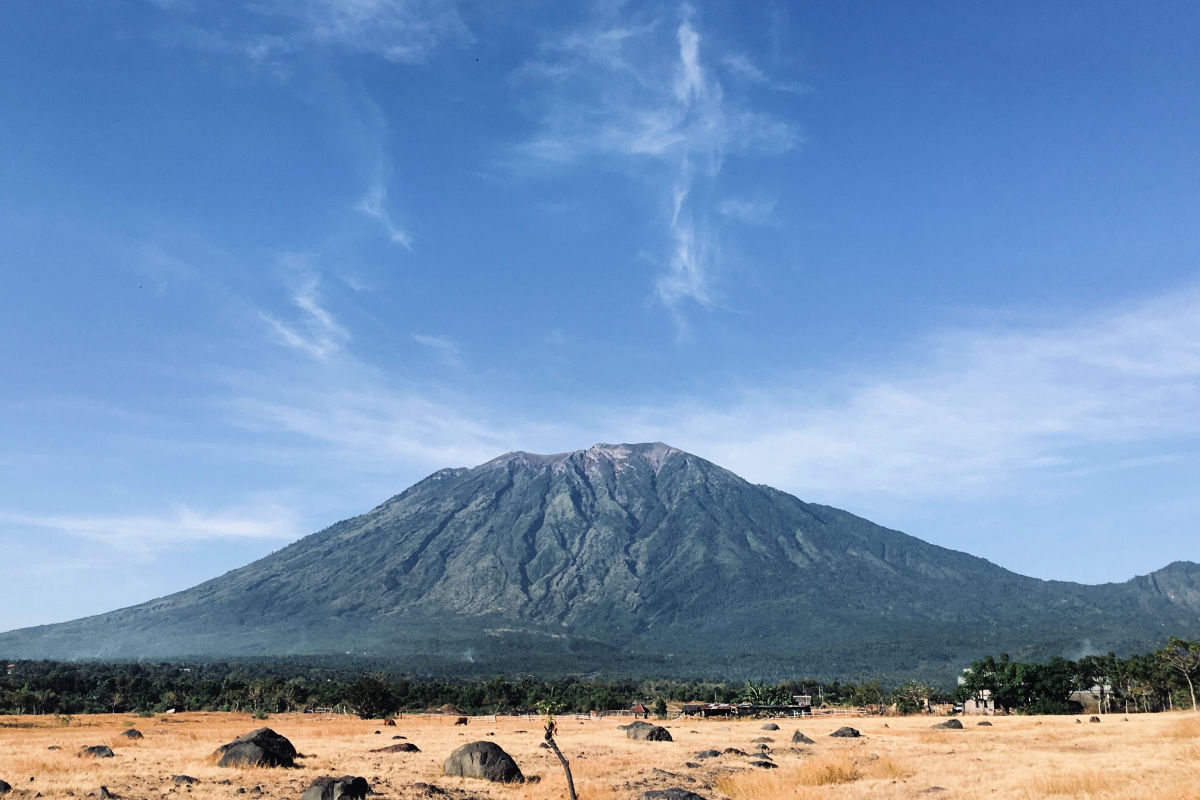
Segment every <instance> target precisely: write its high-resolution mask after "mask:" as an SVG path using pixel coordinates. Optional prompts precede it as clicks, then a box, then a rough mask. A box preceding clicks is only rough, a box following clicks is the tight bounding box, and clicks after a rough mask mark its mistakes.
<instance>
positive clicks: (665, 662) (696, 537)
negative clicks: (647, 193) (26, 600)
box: [0, 443, 1200, 680]
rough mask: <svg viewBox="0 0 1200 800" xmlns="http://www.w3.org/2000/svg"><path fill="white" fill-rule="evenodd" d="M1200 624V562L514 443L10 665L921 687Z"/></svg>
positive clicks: (631, 453) (55, 631)
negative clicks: (373, 670)
mask: <svg viewBox="0 0 1200 800" xmlns="http://www.w3.org/2000/svg"><path fill="white" fill-rule="evenodd" d="M1197 634H1200V565H1197V564H1192V563H1187V562H1177V563H1175V564H1172V565H1170V566H1168V567H1166V568H1165V569H1162V570H1160V571H1158V572H1155V573H1152V574H1150V575H1145V576H1141V577H1138V578H1134V579H1133V580H1130V581H1127V582H1125V583H1119V584H1105V585H1100V586H1087V585H1082V584H1075V583H1066V582H1061V581H1042V580H1038V579H1035V578H1029V577H1025V576H1022V575H1018V574H1016V573H1013V572H1010V571H1008V570H1005V569H1002V568H1000V567H998V566H996V565H994V564H992V563H990V562H988V561H985V560H983V559H981V558H976V557H974V556H971V555H967V554H966V553H960V552H956V551H953V550H948V549H945V548H942V547H937V546H935V545H931V544H928V543H926V542H922V541H921V540H919V539H916V538H913V537H912V536H907V535H905V534H903V533H899V532H897V531H893V530H888V529H886V528H883V527H880V526H878V525H875V524H873V523H871V522H868V521H867V520H865V519H862V518H860V517H856V516H854V515H853V514H849V513H847V512H845V511H840V510H838V509H835V508H830V507H828V506H821V505H813V504H809V503H805V502H802V501H800V500H798V499H797V498H795V497H793V496H791V495H789V494H786V493H784V492H780V491H777V490H775V489H772V488H770V487H768V486H756V485H753V484H750V483H748V482H746V481H745V480H743V479H741V478H739V477H738V476H737V475H734V474H733V473H732V472H729V471H728V470H725V469H722V468H721V467H719V466H717V465H715V464H712V463H710V462H708V461H705V460H704V459H702V458H698V457H696V456H694V455H691V454H689V453H685V452H683V451H681V450H677V449H675V448H672V447H668V446H667V445H664V444H661V443H655V444H637V445H606V444H599V445H595V446H594V447H591V448H589V449H587V450H580V451H575V452H571V453H560V454H557V455H535V454H532V453H524V452H516V453H508V454H506V455H503V456H500V457H499V458H496V459H494V460H492V461H489V462H487V463H486V464H483V465H481V466H478V467H475V468H474V469H444V470H441V471H439V472H435V473H434V474H432V475H430V476H429V477H428V478H426V479H425V480H423V481H421V482H420V483H417V484H416V485H414V486H412V487H411V488H409V489H407V490H405V491H404V492H402V493H401V494H399V495H397V496H395V497H393V498H391V499H390V500H388V501H386V502H385V503H383V504H382V505H380V506H378V507H377V508H375V509H373V510H372V511H370V512H368V513H366V514H363V515H361V516H358V517H355V518H353V519H349V520H345V521H343V522H339V523H337V524H336V525H333V526H331V527H329V528H326V529H325V530H323V531H320V532H319V533H315V534H312V535H310V536H306V537H305V538H303V539H300V540H299V541H297V542H295V543H294V544H292V545H290V546H288V547H285V548H284V549H282V550H280V551H278V552H276V553H273V554H271V555H269V556H267V557H266V558H263V559H260V560H258V561H255V562H254V563H252V564H249V565H247V566H245V567H242V568H240V569H237V570H234V571H232V572H229V573H227V574H225V575H222V576H221V577H219V578H215V579H213V580H210V581H208V582H206V583H202V584H200V585H199V586H196V587H194V588H192V589H188V590H186V591H183V592H179V593H177V594H173V595H170V596H168V597H164V598H161V599H158V600H153V601H151V602H148V603H144V604H142V605H138V606H133V607H131V608H126V609H122V610H119V611H113V612H111V613H108V614H101V615H99V616H94V617H89V618H86V619H80V620H75V621H72V622H66V623H62V624H57V625H46V626H41V627H36V628H27V629H23V630H18V631H12V632H9V633H5V634H0V655H4V656H6V657H8V658H78V657H84V658H168V657H182V656H191V657H231V656H241V655H283V654H290V655H325V654H335V653H354V654H364V655H368V656H374V657H378V658H381V659H387V660H389V661H391V662H393V663H395V664H397V665H398V666H400V667H402V668H405V669H408V670H413V671H421V670H424V671H430V672H438V673H442V674H455V673H457V674H470V673H477V674H494V673H496V672H523V673H527V672H538V673H542V674H547V673H555V672H558V673H583V672H592V671H600V672H604V673H608V674H613V673H617V674H622V675H632V674H637V675H651V676H652V675H662V676H668V675H670V676H678V677H726V678H734V679H740V678H743V677H755V678H774V677H786V676H800V675H810V676H840V677H848V676H861V675H880V676H909V677H912V676H919V677H924V678H926V679H940V680H946V679H948V678H949V677H951V676H952V675H954V674H955V673H956V672H957V671H958V670H959V669H960V668H961V667H962V666H964V665H965V664H967V663H968V662H970V661H971V660H973V659H974V658H977V657H979V656H981V655H984V654H987V653H998V652H1001V651H1006V652H1009V653H1011V654H1012V655H1013V656H1014V657H1020V658H1030V659H1036V658H1046V657H1049V656H1051V655H1067V656H1076V655H1079V654H1082V652H1084V651H1089V652H1091V651H1103V652H1107V651H1108V650H1110V649H1111V650H1115V651H1117V652H1133V651H1146V650H1149V649H1152V648H1155V647H1158V646H1160V645H1161V644H1162V643H1163V642H1164V641H1166V639H1167V637H1168V636H1170V635H1181V636H1195V635H1197Z"/></svg>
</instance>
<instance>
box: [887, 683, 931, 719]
mask: <svg viewBox="0 0 1200 800" xmlns="http://www.w3.org/2000/svg"><path fill="white" fill-rule="evenodd" d="M932 694H933V689H930V688H929V687H928V686H925V685H923V684H921V683H918V682H917V681H908V682H907V683H905V684H904V685H903V686H897V687H896V689H895V690H894V691H893V692H892V702H894V703H895V704H896V710H897V711H899V712H900V713H901V714H915V713H916V712H918V711H923V710H924V709H925V704H926V703H927V702H928V701H929V697H930V695H932Z"/></svg>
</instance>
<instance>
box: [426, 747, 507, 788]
mask: <svg viewBox="0 0 1200 800" xmlns="http://www.w3.org/2000/svg"><path fill="white" fill-rule="evenodd" d="M442 772H444V773H445V774H447V775H454V776H457V777H461V778H483V779H484V780H488V781H496V782H497V783H514V782H521V781H524V780H525V776H524V775H522V774H521V769H520V768H519V767H518V766H517V762H515V761H513V760H512V756H510V755H509V754H508V753H506V752H504V750H503V749H502V748H501V747H500V745H498V744H496V743H495V742H488V741H481V742H469V743H468V744H464V745H463V746H462V747H460V748H458V749H457V750H455V751H454V752H453V753H451V754H450V757H449V758H447V759H446V763H445V764H443V765H442Z"/></svg>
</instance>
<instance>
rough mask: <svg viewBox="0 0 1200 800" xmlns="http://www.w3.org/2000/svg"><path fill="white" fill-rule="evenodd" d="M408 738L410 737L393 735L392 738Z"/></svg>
mask: <svg viewBox="0 0 1200 800" xmlns="http://www.w3.org/2000/svg"><path fill="white" fill-rule="evenodd" d="M407 738H408V737H407V736H393V737H392V740H393V741H395V740H396V739H407Z"/></svg>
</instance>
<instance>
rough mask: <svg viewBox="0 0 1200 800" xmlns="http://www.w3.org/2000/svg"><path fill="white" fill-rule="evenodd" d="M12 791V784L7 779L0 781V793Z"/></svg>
mask: <svg viewBox="0 0 1200 800" xmlns="http://www.w3.org/2000/svg"><path fill="white" fill-rule="evenodd" d="M11 791H12V786H11V785H10V784H9V783H8V782H7V781H0V794H8V793H9V792H11Z"/></svg>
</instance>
